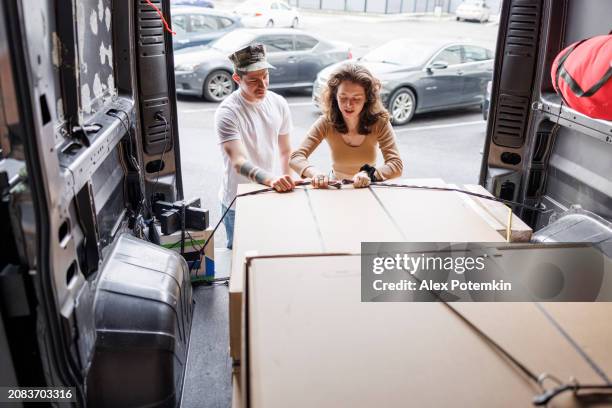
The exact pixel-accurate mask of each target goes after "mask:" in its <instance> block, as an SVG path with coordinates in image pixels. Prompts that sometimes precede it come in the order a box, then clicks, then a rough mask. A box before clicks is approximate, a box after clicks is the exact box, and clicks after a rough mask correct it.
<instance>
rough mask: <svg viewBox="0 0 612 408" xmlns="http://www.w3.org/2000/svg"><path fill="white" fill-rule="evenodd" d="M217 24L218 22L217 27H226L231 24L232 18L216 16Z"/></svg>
mask: <svg viewBox="0 0 612 408" xmlns="http://www.w3.org/2000/svg"><path fill="white" fill-rule="evenodd" d="M217 24H219V28H227V27H229V26H231V25H232V20H230V19H229V18H225V17H218V18H217Z"/></svg>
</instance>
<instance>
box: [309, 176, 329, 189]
mask: <svg viewBox="0 0 612 408" xmlns="http://www.w3.org/2000/svg"><path fill="white" fill-rule="evenodd" d="M311 179H312V180H311V183H312V187H313V188H327V187H328V186H329V177H327V175H325V174H323V173H317V174H314V175H313V176H312V177H311Z"/></svg>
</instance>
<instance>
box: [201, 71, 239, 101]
mask: <svg viewBox="0 0 612 408" xmlns="http://www.w3.org/2000/svg"><path fill="white" fill-rule="evenodd" d="M233 91H234V80H233V79H232V75H231V74H230V73H229V72H227V71H222V70H218V71H214V72H212V73H211V74H210V75H208V76H207V77H206V81H204V98H205V99H206V100H209V101H211V102H221V101H222V100H224V99H225V98H227V97H228V96H229V95H230V94H231V93H232V92H233Z"/></svg>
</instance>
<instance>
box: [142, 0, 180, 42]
mask: <svg viewBox="0 0 612 408" xmlns="http://www.w3.org/2000/svg"><path fill="white" fill-rule="evenodd" d="M146 2H147V3H149V6H151V7H153V8H154V9H155V11H156V12H157V14H158V15H159V17H160V18H161V19H162V21H163V23H164V26H165V27H166V31H168V32H169V33H170V34H172V35H176V33H175V32H174V31H172V29H171V28H170V26H169V25H168V22H167V21H166V18H165V17H164V15H163V14H162V12H161V11H160V9H158V8H157V6H156V5H155V4H153V3H151V0H146Z"/></svg>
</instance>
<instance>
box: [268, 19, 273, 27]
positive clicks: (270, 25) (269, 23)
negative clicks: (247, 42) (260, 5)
mask: <svg viewBox="0 0 612 408" xmlns="http://www.w3.org/2000/svg"><path fill="white" fill-rule="evenodd" d="M266 27H267V28H272V27H274V20H268V22H267V23H266Z"/></svg>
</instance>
